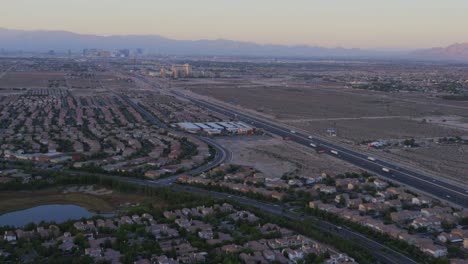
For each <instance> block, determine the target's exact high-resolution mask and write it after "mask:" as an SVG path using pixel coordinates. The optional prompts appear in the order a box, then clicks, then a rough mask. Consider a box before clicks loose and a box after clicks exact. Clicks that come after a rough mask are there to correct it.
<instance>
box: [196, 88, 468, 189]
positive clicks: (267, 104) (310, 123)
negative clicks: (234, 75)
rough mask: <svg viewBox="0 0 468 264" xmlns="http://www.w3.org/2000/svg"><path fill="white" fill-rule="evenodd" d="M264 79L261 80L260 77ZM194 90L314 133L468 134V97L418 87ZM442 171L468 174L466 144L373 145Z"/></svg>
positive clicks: (355, 139) (357, 139)
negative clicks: (450, 98)
mask: <svg viewBox="0 0 468 264" xmlns="http://www.w3.org/2000/svg"><path fill="white" fill-rule="evenodd" d="M257 84H258V83H257ZM188 87H189V89H190V90H192V91H193V92H196V93H199V94H202V95H206V96H211V97H213V98H215V99H218V100H221V101H224V102H229V103H231V104H235V105H238V106H241V107H243V108H245V109H251V110H254V111H256V112H257V113H259V114H261V115H264V116H267V117H269V118H271V119H274V120H278V121H279V122H282V123H284V124H287V125H289V126H293V127H296V128H298V129H302V130H304V131H307V132H309V133H311V134H317V135H322V136H324V135H326V128H329V127H335V128H337V130H338V136H337V137H336V138H330V140H336V141H339V142H342V143H345V144H347V145H349V147H352V148H359V147H358V146H357V145H356V144H359V143H361V142H362V141H368V140H376V139H407V138H415V139H427V138H439V137H455V136H461V137H468V130H467V128H468V102H454V101H447V100H442V99H440V98H435V97H428V96H427V95H424V94H417V93H382V92H374V91H362V90H353V89H346V88H336V87H331V88H330V87H328V88H325V87H320V86H316V87H309V88H306V87H294V86H293V85H290V86H283V87H278V86H274V87H273V86H263V87H261V86H256V87H249V86H248V85H246V83H245V82H244V83H242V85H239V84H232V83H231V84H230V83H228V81H226V82H219V83H216V84H211V83H207V84H206V85H201V84H195V85H192V86H191V87H190V86H188ZM372 152H375V153H378V155H379V156H380V157H382V158H385V159H389V160H392V161H394V162H400V163H402V164H410V165H411V166H413V167H415V168H418V169H420V170H423V171H427V172H429V174H432V175H436V176H438V177H444V178H447V179H451V180H457V181H462V182H463V181H466V180H468V162H467V161H468V154H467V150H466V145H465V146H463V145H457V144H454V145H444V146H440V145H435V144H434V145H429V146H425V147H423V148H415V149H411V150H403V149H392V150H391V151H390V152H389V153H388V152H386V151H382V150H372Z"/></svg>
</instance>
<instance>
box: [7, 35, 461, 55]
mask: <svg viewBox="0 0 468 264" xmlns="http://www.w3.org/2000/svg"><path fill="white" fill-rule="evenodd" d="M91 48H97V49H109V50H113V49H137V48H142V49H144V50H145V51H147V52H150V53H153V54H164V55H195V56H197V55H209V56H268V57H315V58H333V57H336V58H349V59H365V58H370V59H372V58H391V59H417V60H457V61H468V43H458V44H453V45H450V46H448V47H444V48H432V49H424V50H416V51H406V52H405V51H399V52H398V51H393V52H390V51H381V50H366V49H347V48H325V47H319V46H307V45H293V46H288V45H274V44H268V45H261V44H257V43H254V42H245V41H233V40H226V39H216V40H208V39H202V40H175V39H170V38H166V37H163V36H159V35H112V36H98V35H90V34H77V33H73V32H68V31H49V30H15V29H5V28H0V49H4V50H8V51H19V50H22V51H26V52H47V51H49V50H55V51H58V52H66V51H67V50H69V49H70V50H72V51H74V52H80V51H82V50H83V49H91Z"/></svg>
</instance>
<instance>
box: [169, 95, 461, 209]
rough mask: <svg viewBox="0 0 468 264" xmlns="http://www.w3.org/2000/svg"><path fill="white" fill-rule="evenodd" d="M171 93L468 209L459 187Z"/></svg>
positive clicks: (266, 122) (255, 118)
mask: <svg viewBox="0 0 468 264" xmlns="http://www.w3.org/2000/svg"><path fill="white" fill-rule="evenodd" d="M172 93H173V94H174V95H176V96H179V97H183V98H185V99H188V100H190V101H192V102H193V103H195V104H197V105H199V106H201V107H204V108H207V109H209V110H211V111H214V112H218V113H221V114H223V115H225V116H230V117H232V118H236V119H238V120H240V121H244V122H247V123H250V124H252V125H255V127H258V128H262V129H264V130H265V131H267V132H270V133H272V134H276V135H279V136H281V137H287V138H289V139H291V140H292V141H294V142H296V143H299V144H301V145H304V146H307V147H309V148H311V149H315V150H321V151H322V152H324V153H326V154H329V155H332V156H335V157H336V158H339V159H342V160H345V161H347V162H349V163H351V164H354V165H357V166H359V167H361V168H363V169H365V170H368V171H371V172H374V173H377V174H379V175H381V176H383V177H386V178H388V179H390V180H393V181H396V182H400V183H402V184H405V185H407V186H409V187H412V188H415V189H418V190H421V191H423V192H426V193H428V194H430V195H433V196H435V197H438V198H440V199H442V200H446V201H449V202H451V203H453V204H457V205H460V206H462V207H465V208H467V207H468V190H467V189H465V188H463V187H461V186H456V185H454V184H451V183H447V182H444V181H441V180H438V179H434V178H432V177H430V176H427V175H424V174H422V173H420V172H417V171H415V170H410V169H407V168H402V167H400V166H399V165H397V164H394V163H391V162H388V161H385V160H381V159H377V158H374V157H369V156H367V155H365V154H362V153H359V152H357V151H354V150H351V149H348V148H345V147H342V146H339V145H336V144H334V143H330V142H327V141H325V140H323V139H319V138H317V137H313V136H310V135H306V134H303V133H300V132H296V131H293V130H291V129H290V128H287V127H285V126H282V125H281V124H278V123H275V122H273V121H267V120H265V119H263V118H259V117H255V116H252V115H250V114H246V113H243V112H240V111H237V110H235V109H231V108H228V107H226V106H222V105H219V104H214V103H212V102H208V101H205V100H200V99H198V98H194V97H189V96H187V95H186V94H184V93H182V92H178V91H172Z"/></svg>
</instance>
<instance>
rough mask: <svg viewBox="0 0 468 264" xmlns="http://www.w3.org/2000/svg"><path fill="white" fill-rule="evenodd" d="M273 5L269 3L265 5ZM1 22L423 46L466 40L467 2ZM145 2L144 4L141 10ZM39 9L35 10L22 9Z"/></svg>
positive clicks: (92, 10) (80, 11)
mask: <svg viewBox="0 0 468 264" xmlns="http://www.w3.org/2000/svg"><path fill="white" fill-rule="evenodd" d="M266 4H268V8H262V7H265V5H266ZM3 7H4V8H3V10H5V11H8V12H5V11H4V12H3V14H2V16H0V27H3V28H11V29H23V30H64V31H70V32H75V33H81V34H95V35H105V36H106V35H161V36H164V37H168V38H173V39H180V40H198V39H219V38H222V39H230V40H236V41H249V42H255V43H259V44H286V45H311V46H314V45H317V46H324V47H345V48H363V49H419V48H430V47H437V46H447V45H450V44H453V43H459V42H466V41H468V33H467V32H466V30H465V29H464V27H463V25H466V24H468V17H466V16H465V15H464V14H466V11H468V3H466V2H464V1H459V0H452V1H446V2H444V3H442V2H440V1H432V0H431V1H420V0H416V1H411V3H407V1H392V3H386V4H385V5H382V4H381V3H377V2H376V1H369V0H360V1H353V2H352V3H348V2H346V3H344V2H339V1H302V0H299V1H296V2H295V4H294V5H291V4H287V3H283V2H280V1H268V2H266V1H264V0H257V1H255V2H254V3H251V2H249V1H245V0H240V1H235V2H233V1H213V0H202V1H197V2H196V3H194V2H184V3H180V2H178V3H176V4H175V3H168V2H160V1H147V0H138V1H134V2H132V3H119V5H118V6H116V5H115V3H113V2H112V1H109V0H102V1H98V2H96V1H90V0H84V1H80V2H79V3H77V2H74V1H57V0H45V1H41V3H36V2H35V1H28V0H23V1H15V2H9V3H5V4H3ZM141 7H145V8H141ZM26 9H31V10H35V12H34V13H33V14H30V13H26V12H22V10H26Z"/></svg>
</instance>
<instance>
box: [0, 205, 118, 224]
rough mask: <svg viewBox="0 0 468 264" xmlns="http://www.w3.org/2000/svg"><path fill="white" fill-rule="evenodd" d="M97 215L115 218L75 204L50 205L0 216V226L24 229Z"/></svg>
mask: <svg viewBox="0 0 468 264" xmlns="http://www.w3.org/2000/svg"><path fill="white" fill-rule="evenodd" d="M95 215H100V216H113V214H96V213H93V212H90V211H88V210H87V209H86V208H84V207H81V206H78V205H73V204H50V205H41V206H36V207H32V208H29V209H25V210H21V211H16V212H11V213H6V214H3V215H0V226H5V225H11V226H15V227H22V226H24V225H26V224H29V223H31V222H32V223H36V224H38V223H40V222H41V221H45V222H52V221H54V222H56V223H63V222H66V221H67V220H77V219H81V218H83V217H84V218H88V217H92V216H95Z"/></svg>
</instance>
